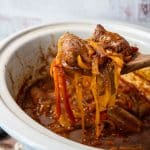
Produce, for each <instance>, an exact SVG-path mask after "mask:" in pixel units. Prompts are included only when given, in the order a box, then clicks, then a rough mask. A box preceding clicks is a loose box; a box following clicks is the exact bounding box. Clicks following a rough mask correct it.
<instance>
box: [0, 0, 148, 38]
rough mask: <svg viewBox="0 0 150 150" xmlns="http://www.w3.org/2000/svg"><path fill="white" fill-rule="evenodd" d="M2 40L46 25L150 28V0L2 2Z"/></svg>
mask: <svg viewBox="0 0 150 150" xmlns="http://www.w3.org/2000/svg"><path fill="white" fill-rule="evenodd" d="M0 2H1V3H0V5H1V9H0V39H3V38H4V37H6V36H8V35H9V34H11V33H13V32H15V31H18V30H20V29H22V28H25V27H28V26H32V25H38V24H41V23H45V22H53V21H63V20H78V19H80V20H84V19H86V20H87V19H96V20H101V19H112V20H119V21H124V22H131V23H134V24H140V25H142V26H147V27H149V28H150V0H59V1H56V0H0Z"/></svg>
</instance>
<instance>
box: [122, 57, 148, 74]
mask: <svg viewBox="0 0 150 150" xmlns="http://www.w3.org/2000/svg"><path fill="white" fill-rule="evenodd" d="M148 66H150V55H144V54H138V55H137V57H136V58H135V59H134V60H132V61H130V62H129V63H127V64H125V65H124V67H123V69H122V71H121V74H126V73H129V72H132V71H135V70H138V69H141V68H144V67H148Z"/></svg>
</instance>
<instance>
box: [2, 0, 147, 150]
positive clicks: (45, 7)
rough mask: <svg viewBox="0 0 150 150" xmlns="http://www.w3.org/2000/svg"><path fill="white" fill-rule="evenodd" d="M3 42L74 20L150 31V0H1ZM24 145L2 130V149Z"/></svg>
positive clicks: (17, 148) (9, 149)
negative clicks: (45, 25) (44, 25)
mask: <svg viewBox="0 0 150 150" xmlns="http://www.w3.org/2000/svg"><path fill="white" fill-rule="evenodd" d="M0 6H1V8H0V40H2V39H4V38H5V37H7V36H8V35H10V34H12V33H14V32H16V31H19V30H20V29H23V28H26V27H30V26H33V25H39V24H42V23H47V22H49V23H51V22H54V21H57V22H58V21H71V20H76V21H77V20H80V21H81V20H88V19H92V20H99V21H100V20H101V19H106V20H116V21H122V22H128V23H132V24H138V25H141V26H144V27H148V28H150V0H59V1H56V0H0ZM20 147H21V146H20V145H19V144H18V143H17V144H16V141H15V140H14V139H12V138H10V137H9V136H7V138H6V134H5V133H4V132H2V131H1V130H0V150H13V149H15V150H19V149H21V148H20Z"/></svg>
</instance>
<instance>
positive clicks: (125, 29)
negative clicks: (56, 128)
mask: <svg viewBox="0 0 150 150" xmlns="http://www.w3.org/2000/svg"><path fill="white" fill-rule="evenodd" d="M97 23H100V24H102V25H104V26H105V28H106V29H108V30H110V31H113V32H117V33H119V34H121V35H122V36H124V37H125V38H126V39H127V40H128V41H129V42H130V43H131V44H132V45H136V46H138V47H139V49H140V51H141V52H143V53H149V52H150V30H149V29H145V28H143V27H138V26H134V25H130V24H122V23H118V22H112V21H89V22H88V21H86V22H70V23H68V22H66V23H55V24H46V25H42V26H38V27H34V28H30V29H27V30H23V31H21V32H19V33H17V34H15V35H12V36H10V37H8V38H7V39H5V40H4V41H2V42H1V43H0V126H1V127H2V128H3V129H4V130H6V132H8V133H9V134H10V135H11V136H13V137H14V138H16V139H17V140H18V141H20V142H21V143H23V144H25V145H27V146H28V147H30V149H35V150H38V149H39V150H42V149H48V150H49V149H53V150H59V149H62V150H63V149H64V150H75V149H80V150H88V149H96V148H92V147H89V146H85V145H82V144H79V143H76V142H73V141H71V140H68V139H65V138H63V137H61V136H59V135H56V134H55V133H53V132H51V131H49V130H48V129H46V128H44V127H43V126H41V125H40V124H38V123H37V122H35V121H34V120H32V119H31V118H30V117H29V116H28V115H26V114H25V113H24V111H22V109H21V108H20V107H19V106H18V105H17V104H16V102H15V99H16V96H17V94H18V91H19V89H20V87H21V86H22V84H23V83H24V82H25V80H26V79H28V78H30V79H31V81H33V80H35V79H36V78H39V77H40V76H41V75H40V74H39V73H38V72H39V69H40V68H41V67H42V66H43V65H45V63H44V62H43V61H41V56H42V57H43V56H46V54H47V53H48V48H49V47H50V46H53V44H54V43H57V40H58V38H59V36H60V35H62V34H63V33H65V32H71V33H74V34H76V35H78V36H80V37H82V38H87V37H89V36H91V35H92V33H93V31H94V29H95V26H96V24H97Z"/></svg>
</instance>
